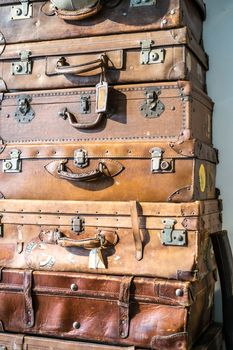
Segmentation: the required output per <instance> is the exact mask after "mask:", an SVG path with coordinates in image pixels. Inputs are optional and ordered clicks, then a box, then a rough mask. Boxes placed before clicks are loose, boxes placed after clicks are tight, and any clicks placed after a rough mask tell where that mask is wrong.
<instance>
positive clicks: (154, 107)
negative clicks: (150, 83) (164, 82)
mask: <svg viewBox="0 0 233 350" xmlns="http://www.w3.org/2000/svg"><path fill="white" fill-rule="evenodd" d="M160 93H161V91H160V90H159V89H156V88H152V89H148V90H147V91H146V92H145V95H146V100H145V102H144V103H143V105H142V106H141V111H142V114H143V116H144V117H145V118H158V117H160V115H161V114H162V113H163V112H164V110H165V106H164V104H163V103H162V102H161V101H160V100H159V99H158V96H159V94H160Z"/></svg>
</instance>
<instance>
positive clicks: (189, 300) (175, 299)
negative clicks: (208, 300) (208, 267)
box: [0, 269, 216, 308]
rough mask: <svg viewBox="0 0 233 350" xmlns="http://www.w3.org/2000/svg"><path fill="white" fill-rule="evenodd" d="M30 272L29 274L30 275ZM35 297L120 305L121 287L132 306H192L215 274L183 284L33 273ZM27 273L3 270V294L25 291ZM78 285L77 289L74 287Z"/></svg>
mask: <svg viewBox="0 0 233 350" xmlns="http://www.w3.org/2000/svg"><path fill="white" fill-rule="evenodd" d="M29 273H30V271H27V275H28V274H29ZM31 275H32V295H33V294H40V295H41V294H45V295H49V294H50V293H51V294H52V295H60V296H64V295H65V296H66V297H68V296H73V297H85V298H89V297H91V298H95V299H104V300H109V301H116V302H118V301H119V299H120V297H121V295H122V292H123V291H122V288H124V289H125V288H127V289H128V290H129V292H130V298H129V303H130V302H134V301H140V302H143V303H154V304H157V303H159V304H163V305H171V306H178V307H182V308H183V307H189V306H190V305H192V304H193V302H194V301H195V295H196V294H199V293H206V290H207V289H208V290H211V289H212V288H213V286H214V284H215V281H216V279H215V276H216V272H215V271H214V272H211V273H209V274H208V275H206V276H205V277H204V278H203V279H202V280H201V281H197V282H192V283H191V282H182V281H175V280H174V281H173V280H164V279H158V278H155V279H154V278H145V277H133V276H107V275H96V274H87V273H85V274H81V273H69V272H66V273H62V272H44V271H33V272H32V271H31ZM24 284H25V271H24V270H16V269H3V270H2V276H1V281H0V291H4V290H7V291H17V292H21V291H22V292H23V291H24ZM72 284H73V285H74V284H75V285H76V286H77V288H75V290H74V289H73V288H71V285H72Z"/></svg>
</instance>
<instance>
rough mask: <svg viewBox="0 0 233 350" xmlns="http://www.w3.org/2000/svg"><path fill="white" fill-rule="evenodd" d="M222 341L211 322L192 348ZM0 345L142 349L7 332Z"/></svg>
mask: <svg viewBox="0 0 233 350" xmlns="http://www.w3.org/2000/svg"><path fill="white" fill-rule="evenodd" d="M222 343H223V339H222V328H221V326H220V325H218V324H215V323H213V324H212V325H211V326H210V327H209V328H208V329H207V331H206V332H205V333H204V334H203V336H202V337H201V339H200V340H199V341H198V343H197V344H196V345H194V346H193V348H192V350H222ZM0 346H2V348H3V349H4V350H46V349H47V350H119V349H124V350H136V349H137V350H142V349H139V348H135V347H134V346H114V345H104V344H97V343H87V342H79V341H72V340H60V339H53V338H45V337H43V338H42V337H33V336H32V337H31V336H25V335H18V334H17V335H16V334H7V333H0ZM157 349H159V350H161V348H157ZM162 349H163V350H164V349H165V348H164V347H163V348H162Z"/></svg>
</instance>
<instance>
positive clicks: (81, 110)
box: [0, 81, 213, 144]
mask: <svg viewBox="0 0 233 350" xmlns="http://www.w3.org/2000/svg"><path fill="white" fill-rule="evenodd" d="M96 93H97V92H96V89H95V88H79V89H66V90H45V91H30V92H25V93H22V92H18V93H4V94H2V96H0V98H1V99H2V101H1V110H0V129H1V137H2V139H3V140H4V142H5V143H9V142H10V143H18V142H49V141H50V140H56V142H61V143H63V142H64V137H65V139H66V140H69V141H72V142H80V141H87V140H90V141H94V142H96V141H97V140H116V141H118V140H122V139H125V140H132V139H134V138H135V137H136V138H137V139H138V140H170V141H178V140H185V139H190V138H196V139H198V140H200V141H202V142H205V143H207V144H211V142H212V109H213V102H212V101H211V100H210V99H209V98H208V97H207V95H205V94H204V93H203V92H202V91H201V90H198V89H196V88H195V86H192V85H191V84H190V83H189V82H185V81H179V82H175V83H170V82H167V83H151V84H137V85H126V86H115V87H110V88H109V92H108V107H107V111H106V113H104V114H103V116H102V118H101V119H99V121H98V122H97V124H96V120H97V119H98V113H97V112H96ZM25 99H26V100H25ZM20 101H23V106H21V105H20ZM85 101H87V104H88V105H87V107H86V104H85ZM83 105H84V106H83ZM65 109H67V111H68V113H69V114H65V115H64V114H62V111H64V110H65ZM86 110H87V111H88V112H86ZM32 113H33V115H31V114H32ZM16 114H17V115H16ZM48 115H49V118H48ZM45 126H46V130H45Z"/></svg>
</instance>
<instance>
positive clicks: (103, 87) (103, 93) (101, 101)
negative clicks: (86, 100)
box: [96, 81, 108, 113]
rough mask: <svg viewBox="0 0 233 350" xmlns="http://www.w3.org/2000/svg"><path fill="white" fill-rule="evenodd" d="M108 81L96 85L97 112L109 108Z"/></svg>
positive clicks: (102, 111)
mask: <svg viewBox="0 0 233 350" xmlns="http://www.w3.org/2000/svg"><path fill="white" fill-rule="evenodd" d="M107 102H108V83H107V82H106V81H101V82H100V83H98V84H97V85H96V112H97V113H104V112H106V110H107Z"/></svg>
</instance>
